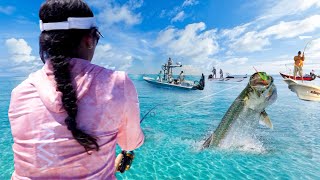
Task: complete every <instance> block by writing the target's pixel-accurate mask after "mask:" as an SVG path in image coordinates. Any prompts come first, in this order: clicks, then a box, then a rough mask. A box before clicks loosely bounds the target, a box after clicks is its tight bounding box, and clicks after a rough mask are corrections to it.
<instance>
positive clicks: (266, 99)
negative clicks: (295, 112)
mask: <svg viewBox="0 0 320 180" xmlns="http://www.w3.org/2000/svg"><path fill="white" fill-rule="evenodd" d="M276 99H277V89H276V86H275V85H274V84H273V78H272V77H271V76H268V75H267V74H266V73H265V72H256V73H254V74H253V75H252V76H251V77H250V80H249V83H248V85H247V86H246V88H245V89H244V90H243V91H242V92H241V93H240V95H239V96H238V97H237V98H236V99H235V101H234V102H233V103H232V105H231V106H230V107H229V109H228V111H227V112H226V114H225V115H224V117H223V118H222V121H221V122H220V124H219V125H218V127H217V128H216V130H215V131H214V133H213V134H211V135H210V137H209V138H208V139H207V140H206V141H205V142H204V144H203V148H207V147H210V146H219V145H220V144H221V143H223V142H225V143H228V142H231V141H234V140H236V139H237V138H240V137H239V134H250V133H252V131H254V130H255V128H256V127H257V126H258V124H259V121H261V122H262V124H264V125H266V126H267V127H269V128H273V127H272V123H271V121H270V118H269V117H268V114H267V113H266V111H265V108H266V107H267V106H269V105H271V104H272V103H273V102H275V100H276ZM235 132H237V133H235Z"/></svg>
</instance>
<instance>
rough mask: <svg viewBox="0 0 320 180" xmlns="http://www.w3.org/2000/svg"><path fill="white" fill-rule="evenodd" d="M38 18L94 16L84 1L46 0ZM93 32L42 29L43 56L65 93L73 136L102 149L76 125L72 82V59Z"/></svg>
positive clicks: (85, 143)
mask: <svg viewBox="0 0 320 180" xmlns="http://www.w3.org/2000/svg"><path fill="white" fill-rule="evenodd" d="M39 17H40V19H41V20H42V22H43V23H48V22H62V21H67V19H68V17H93V13H92V11H91V10H90V8H89V7H88V6H87V4H86V3H84V2H83V1H82V0H47V1H46V2H45V3H43V4H42V6H41V8H40V12H39ZM90 33H92V29H86V30H80V29H70V30H52V31H43V32H42V33H41V35H40V38H39V44H40V57H41V59H42V61H43V62H45V60H50V63H51V65H52V67H53V72H54V77H55V81H56V84H57V90H58V91H60V92H61V93H62V103H63V107H64V109H65V110H66V111H67V114H68V117H67V118H66V119H65V123H66V125H67V127H68V130H70V131H71V133H72V135H73V137H74V138H75V139H76V140H77V141H78V143H79V144H81V145H82V146H83V147H84V148H85V150H86V151H87V152H88V151H89V150H92V149H95V150H97V151H98V150H99V145H98V143H97V139H96V138H94V137H92V136H90V135H89V134H87V133H85V132H83V131H82V130H80V129H78V127H77V121H76V118H77V112H78V106H77V96H76V92H75V89H74V87H73V85H72V79H71V73H70V69H69V61H68V60H69V59H71V58H74V57H77V51H76V49H77V48H78V46H79V44H80V42H81V39H82V38H83V37H84V36H86V35H89V34H90Z"/></svg>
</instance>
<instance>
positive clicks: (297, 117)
mask: <svg viewBox="0 0 320 180" xmlns="http://www.w3.org/2000/svg"><path fill="white" fill-rule="evenodd" d="M131 77H132V79H133V80H134V83H135V85H136V88H137V90H138V93H139V100H140V106H141V114H142V115H143V114H145V113H146V112H147V111H148V110H149V109H151V108H152V107H153V106H154V105H156V104H160V105H159V106H158V107H157V108H156V109H155V111H154V113H151V116H148V117H147V119H145V120H144V122H143V124H142V128H143V130H144V133H145V135H146V141H145V144H144V145H143V146H142V147H141V148H140V149H138V150H136V151H135V153H136V158H135V160H134V162H133V166H132V168H131V169H130V170H129V171H128V172H126V173H124V174H117V177H118V178H119V179H139V180H140V179H319V177H320V171H319V169H320V114H319V110H320V102H308V101H301V100H299V99H298V98H297V97H296V95H295V94H294V93H292V92H291V91H290V90H288V89H287V86H286V84H285V83H284V82H283V81H282V79H281V78H280V77H275V84H276V86H277V89H278V99H277V101H276V102H275V103H274V104H273V105H271V106H270V107H268V108H267V112H268V114H269V116H270V118H271V120H272V122H273V125H274V129H273V130H270V129H267V128H265V127H263V126H259V128H258V129H257V130H256V131H255V132H253V133H255V134H256V139H254V141H251V140H250V141H249V140H248V141H246V140H243V139H239V141H244V142H248V143H247V144H246V145H245V146H244V147H243V148H241V149H224V150H222V149H207V150H200V146H201V144H202V142H203V141H204V139H205V138H206V137H207V136H208V134H209V133H211V132H212V131H213V130H214V129H215V127H216V126H217V125H218V123H219V122H220V120H221V118H222V117H223V115H224V113H225V112H226V110H227V109H228V107H229V106H230V105H231V103H232V102H233V100H234V99H235V98H236V97H237V96H238V94H239V93H240V92H241V90H242V89H243V88H244V87H245V85H246V82H241V83H221V82H207V83H206V88H205V90H204V91H184V90H172V89H171V90H170V89H163V88H158V87H156V86H154V85H151V84H148V83H146V82H144V81H143V80H142V76H140V75H134V76H131ZM22 80H23V78H3V77H2V78H1V77H0V105H1V106H0V107H1V109H0V126H1V128H0V132H1V138H0V148H1V151H0V157H1V164H0V172H1V174H0V179H10V175H11V173H12V171H13V155H12V150H11V144H12V137H11V133H10V125H9V122H8V118H7V110H8V105H9V98H10V92H11V90H12V88H13V87H14V86H16V85H17V84H18V83H20V82H21V81H22ZM318 84H320V82H319V81H318ZM228 88H229V89H228ZM226 89H227V90H226ZM214 93H217V94H215V95H213V94H214ZM206 96H208V97H206ZM203 97H206V98H203ZM200 98H203V99H200ZM190 102H191V104H190ZM187 103H189V104H188V105H186V104H187ZM181 105H185V106H181Z"/></svg>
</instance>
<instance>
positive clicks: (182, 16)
mask: <svg viewBox="0 0 320 180" xmlns="http://www.w3.org/2000/svg"><path fill="white" fill-rule="evenodd" d="M185 16H186V15H185V13H184V11H180V12H179V13H178V14H177V15H176V16H175V17H174V18H172V20H171V22H177V21H183V20H184V19H185Z"/></svg>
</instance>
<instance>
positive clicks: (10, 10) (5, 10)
mask: <svg viewBox="0 0 320 180" xmlns="http://www.w3.org/2000/svg"><path fill="white" fill-rule="evenodd" d="M15 9H16V8H15V7H13V6H0V13H4V14H7V15H10V14H12V13H13V12H14V11H15Z"/></svg>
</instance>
